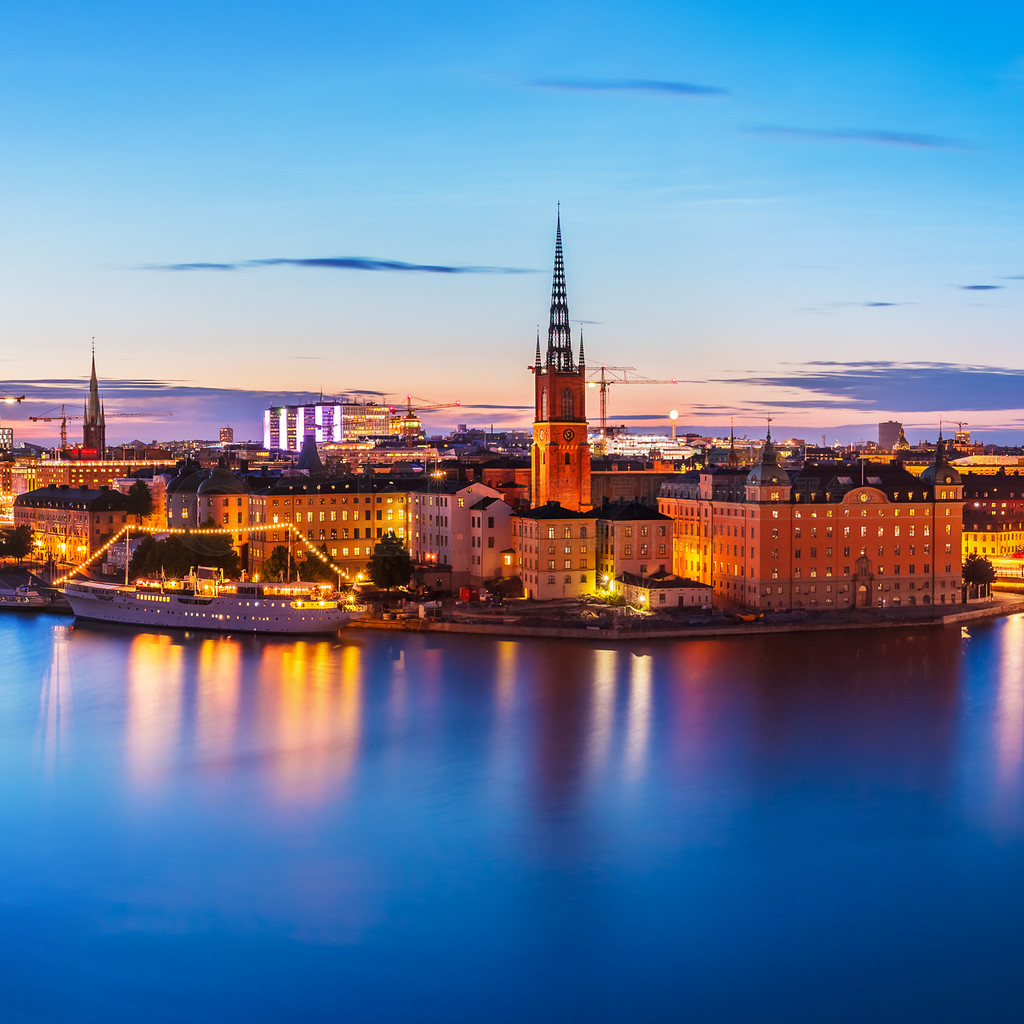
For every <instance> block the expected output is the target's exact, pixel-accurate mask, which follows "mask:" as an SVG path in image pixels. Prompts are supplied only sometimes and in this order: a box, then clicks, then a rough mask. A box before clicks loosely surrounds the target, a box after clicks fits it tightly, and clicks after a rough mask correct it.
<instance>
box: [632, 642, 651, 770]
mask: <svg viewBox="0 0 1024 1024" xmlns="http://www.w3.org/2000/svg"><path fill="white" fill-rule="evenodd" d="M653 668H654V659H653V658H652V657H651V656H650V655H649V654H634V655H633V656H632V658H631V663H630V667H629V710H628V712H627V717H626V764H625V769H626V775H627V777H628V778H629V780H630V781H631V782H635V781H636V780H637V779H638V778H640V777H641V776H642V775H643V774H644V772H645V771H646V769H647V747H648V744H649V742H650V735H651V685H652V681H651V672H652V669H653Z"/></svg>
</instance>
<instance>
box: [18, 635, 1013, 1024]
mask: <svg viewBox="0 0 1024 1024" xmlns="http://www.w3.org/2000/svg"><path fill="white" fill-rule="evenodd" d="M971 633H972V636H971V638H969V639H963V638H961V636H960V632H959V630H944V631H940V630H908V631H905V632H886V633H880V634H877V635H871V634H869V633H863V632H862V633H842V634H838V633H837V634H831V635H808V636H786V637H773V638H759V639H750V640H742V639H741V640H730V641H727V642H723V641H699V642H688V643H676V642H662V643H658V644H652V645H649V646H637V647H634V648H632V649H627V648H610V647H601V646H589V645H584V644H576V643H573V642H561V641H557V642H556V641H551V642H549V641H541V640H537V641H533V642H522V641H508V640H490V639H482V638H475V637H443V638H441V637H423V636H405V635H402V636H396V635H393V634H380V633H369V632H355V631H353V632H350V633H348V634H346V635H345V637H344V639H343V640H336V639H335V640H330V641H307V642H297V643H295V642H282V641H280V640H255V639H248V638H247V639H242V640H236V639H228V638H213V637H206V636H201V635H193V636H188V635H184V634H176V635H175V634H151V633H130V632H121V631H115V630H112V629H109V628H101V627H78V628H76V629H74V630H73V631H68V630H65V629H64V628H63V626H62V625H61V624H60V620H57V619H54V618H51V617H48V616H41V617H38V618H31V617H17V618H16V617H13V616H11V615H5V616H3V617H2V618H0V658H2V662H0V673H2V674H0V837H2V838H0V943H2V947H3V948H2V949H0V1020H3V1021H18V1022H20V1021H36V1020H42V1021H46V1020H55V1021H92V1020H96V1021H122V1020H124V1021H129V1020H130V1021H207V1020H210V1021H220V1020H239V1021H290V1020H294V1021H321V1020H323V1021H328V1020H329V1021H344V1022H346V1024H347V1022H362V1021H367V1022H370V1021H373V1022H381V1021H383V1022H387V1021H399V1020H400V1021H461V1020H467V1021H487V1022H490V1021H494V1022H504V1021H517V1022H518V1021H570V1020H581V1021H633V1020H636V1021H687V1022H689V1021H695V1022H696V1021H755V1020H780V1021H805V1020H806V1021H816V1022H817V1021H844V1022H845V1021H858V1022H860V1021H867V1020H871V1021H917V1020H922V1021H924V1020H928V1021H947V1020H948V1021H968V1020H978V1021H1019V1020H1022V1019H1024V991H1022V990H1024V984H1022V982H1021V977H1020V964H1021V961H1022V957H1024V954H1022V952H1021V947H1020V945H1019V939H1020V936H1021V933H1022V931H1024V772H1022V757H1024V617H1022V616H1015V617H1013V618H1010V619H1006V620H1001V621H998V622H995V623H993V624H991V625H981V626H973V627H971Z"/></svg>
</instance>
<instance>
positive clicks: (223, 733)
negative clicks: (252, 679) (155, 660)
mask: <svg viewBox="0 0 1024 1024" xmlns="http://www.w3.org/2000/svg"><path fill="white" fill-rule="evenodd" d="M198 675H199V678H198V680H197V704H198V706H197V709H196V743H197V745H198V748H199V751H200V753H201V754H202V755H203V756H205V757H212V760H213V762H214V763H222V764H227V763H228V762H227V759H228V758H230V756H231V754H232V752H233V749H234V743H235V732H236V729H237V726H238V700H239V694H240V690H241V683H242V648H241V646H240V645H239V644H238V643H235V642H234V641H231V640H227V639H224V638H220V639H216V640H215V639H213V638H212V637H208V638H207V639H205V640H203V642H202V644H201V646H200V648H199V673H198Z"/></svg>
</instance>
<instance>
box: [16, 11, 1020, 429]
mask: <svg viewBox="0 0 1024 1024" xmlns="http://www.w3.org/2000/svg"><path fill="white" fill-rule="evenodd" d="M0 96H2V97H3V99H2V100H0V130H2V137H3V140H4V144H3V146H2V147H0V195H2V197H3V199H2V201H0V260H2V264H3V266H2V272H3V278H4V287H3V288H2V289H0V397H3V395H5V394H7V395H22V394H24V395H26V401H25V402H23V403H22V404H20V405H15V406H9V405H0V423H2V424H3V425H4V426H13V427H14V428H15V434H16V437H19V438H24V439H29V440H46V441H53V440H55V439H56V436H57V425H56V424H53V423H43V422H39V423H32V422H29V421H28V420H27V417H28V416H30V415H45V414H46V413H47V412H48V411H50V410H52V409H53V408H54V406H55V405H59V404H60V403H61V402H68V403H70V404H71V405H72V406H74V408H75V409H76V410H77V409H80V407H81V403H82V401H83V400H84V394H85V387H86V384H87V380H88V373H89V358H90V344H91V339H93V338H95V345H96V365H97V370H98V373H99V376H100V380H101V391H102V394H103V397H104V400H105V403H106V408H107V410H108V412H122V413H127V412H132V413H139V412H143V413H144V412H147V411H163V412H172V413H173V417H156V418H152V419H148V418H145V417H124V418H122V419H114V418H112V419H111V420H110V422H109V423H108V430H107V437H108V441H112V442H116V441H118V440H128V439H132V438H136V437H139V438H142V439H143V440H149V439H151V438H183V437H197V436H198V437H210V436H216V430H217V428H218V427H219V426H222V425H231V426H232V427H233V428H234V430H235V437H236V438H237V439H247V438H253V439H255V438H258V437H259V436H260V432H261V421H262V409H263V408H265V407H266V405H267V404H269V403H271V402H274V403H284V402H298V401H301V400H303V398H308V397H309V395H310V394H316V393H319V392H320V391H321V390H322V391H323V392H325V393H326V394H350V395H354V394H368V395H373V396H377V397H379V398H380V400H382V401H389V402H398V401H402V400H404V398H405V396H406V395H407V394H412V395H414V396H416V397H417V398H419V399H421V400H423V401H425V402H430V403H442V402H454V401H458V402H460V403H461V405H460V408H459V409H458V410H442V411H440V412H436V413H432V414H428V415H427V416H425V417H424V419H425V423H426V424H427V426H428V429H433V430H447V429H449V428H451V427H452V426H454V424H455V423H456V422H459V423H471V424H476V425H490V424H494V425H495V426H508V427H512V426H516V427H524V426H528V425H529V422H530V419H531V416H532V386H533V385H532V378H531V375H530V374H529V373H528V372H527V366H528V364H529V363H531V362H532V357H533V351H534V345H535V337H536V332H537V329H538V326H539V327H540V329H541V332H542V334H546V328H547V317H548V307H549V302H550V289H551V267H552V257H553V246H554V229H555V216H556V204H558V203H561V215H562V230H563V240H564V247H565V263H566V280H567V288H568V299H569V310H570V315H571V317H572V319H573V320H576V321H580V322H581V323H580V324H577V325H574V326H575V328H576V329H577V330H578V329H579V327H580V326H582V329H583V331H584V333H585V341H586V351H587V358H588V362H589V363H590V364H592V365H594V366H597V365H599V364H600V363H602V362H604V363H607V364H609V365H618V366H623V365H628V366H634V367H636V373H637V374H638V375H643V376H646V377H649V378H655V379H663V378H664V379H674V380H677V381H678V383H677V384H675V385H655V384H649V385H637V386H626V385H618V386H613V387H612V388H611V389H610V391H609V418H610V420H611V422H613V423H620V422H626V423H630V424H631V425H633V426H635V427H637V428H650V429H657V430H666V429H667V428H668V426H669V420H668V411H669V410H670V409H677V410H678V411H679V414H680V415H679V420H678V427H679V429H680V430H696V431H697V432H699V433H714V432H723V431H727V430H728V424H729V421H730V418H734V420H735V423H736V427H737V431H738V433H740V434H743V433H747V432H749V433H750V436H760V435H761V434H763V432H764V429H765V423H766V420H767V418H768V417H771V418H772V429H773V434H776V435H778V434H782V435H786V436H790V435H792V436H799V437H805V438H807V439H810V440H819V439H820V438H821V437H822V436H824V437H827V440H828V441H829V443H831V442H832V441H833V440H835V439H836V438H838V439H841V440H844V441H847V440H857V439H873V438H875V437H876V436H877V423H878V422H879V421H880V420H887V419H898V420H901V421H902V422H904V423H905V424H906V426H907V435H908V438H909V439H910V440H911V441H915V440H917V439H924V438H931V439H934V437H935V436H936V434H937V432H938V429H939V424H940V421H941V422H942V425H943V428H944V430H945V432H946V433H949V432H950V431H951V430H952V429H955V428H954V426H953V424H954V423H956V422H962V423H965V424H967V427H968V429H970V430H972V432H973V434H974V436H975V437H976V438H978V439H980V440H985V441H991V442H996V443H1021V441H1022V440H1024V413H1022V410H1021V405H1022V404H1024V403H1022V400H1021V397H1020V396H1021V393H1022V387H1024V354H1022V353H1021V346H1020V337H1021V325H1022V322H1024V321H1022V313H1024V190H1022V185H1021V183H1022V182H1024V159H1022V158H1024V135H1022V132H1021V127H1022V123H1024V119H1022V101H1024V8H1022V7H1021V6H1020V5H1019V4H1013V3H999V2H995V3H991V4H987V5H983V6H982V7H978V8H974V9H972V10H971V11H968V10H967V8H965V7H963V6H962V5H953V4H939V5H936V4H934V3H927V4H926V3H916V2H915V3H910V2H899V0H890V2H887V3H875V2H864V3H860V4H857V5H822V4H820V3H813V4H811V3H801V2H791V3H788V4H785V5H766V4H761V3H755V2H746V0H739V2H733V3H731V4H722V3H713V2H710V0H701V2H695V3H686V2H679V0H674V2H654V0H647V2H643V0H639V2H637V0H634V2H632V3H630V4H628V5H627V4H619V3H602V2H593V0H590V2H587V3H557V2H548V3H543V4H541V3H533V2H529V0H527V2H520V3H517V4H514V5H490V4H480V3H452V2H436V3H433V4H429V5H427V4H421V3H407V2H404V0H394V2H392V3H390V4H387V5H374V6H372V7H371V6H370V5H355V4H340V3H337V2H332V3H313V2H303V0H295V2H292V3H290V4H288V5H284V4H275V3H263V2H259V0H255V2H253V0H250V2H246V3H245V4H241V3H233V2H221V3H217V4H209V3H192V2H188V0H185V2H179V3H175V4H173V5H136V4H131V5H129V4H127V3H103V2H96V3H91V4H88V5H81V4H77V3H75V4H72V3H64V2H59V0H58V2H51V3H48V4H46V5H29V4H21V5H17V6H16V7H11V8H9V9H8V10H7V11H6V13H5V19H4V31H3V33H2V34H0ZM592 394H593V392H592ZM593 405H594V408H593V409H591V410H590V414H591V417H592V418H596V414H597V412H596V405H597V403H596V399H595V402H594V403H593ZM73 427H74V429H73V430H71V431H70V433H71V435H72V436H75V435H76V432H77V429H78V425H77V424H74V425H73Z"/></svg>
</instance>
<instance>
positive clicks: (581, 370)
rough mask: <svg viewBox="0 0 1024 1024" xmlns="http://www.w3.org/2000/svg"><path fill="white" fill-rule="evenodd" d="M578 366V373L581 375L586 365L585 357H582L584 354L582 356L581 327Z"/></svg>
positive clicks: (581, 331) (581, 329)
mask: <svg viewBox="0 0 1024 1024" xmlns="http://www.w3.org/2000/svg"><path fill="white" fill-rule="evenodd" d="M579 364H580V372H581V373H582V372H583V368H584V366H586V364H587V359H586V356H584V354H583V328H582V327H581V328H580V358H579Z"/></svg>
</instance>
